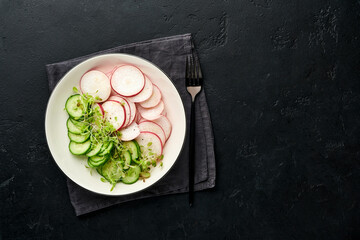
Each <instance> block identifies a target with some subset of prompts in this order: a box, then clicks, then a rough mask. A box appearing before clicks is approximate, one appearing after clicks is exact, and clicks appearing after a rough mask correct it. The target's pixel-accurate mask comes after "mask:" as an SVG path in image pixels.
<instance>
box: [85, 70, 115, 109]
mask: <svg viewBox="0 0 360 240" xmlns="http://www.w3.org/2000/svg"><path fill="white" fill-rule="evenodd" d="M80 89H81V92H82V93H84V94H85V93H87V94H89V95H91V96H93V97H94V98H95V102H104V101H106V99H108V98H109V96H110V93H111V86H110V80H109V78H108V77H107V76H106V75H105V73H103V72H100V71H97V70H91V71H89V72H87V73H85V74H84V75H83V76H82V78H81V80H80ZM96 97H98V98H100V99H101V100H97V99H96Z"/></svg>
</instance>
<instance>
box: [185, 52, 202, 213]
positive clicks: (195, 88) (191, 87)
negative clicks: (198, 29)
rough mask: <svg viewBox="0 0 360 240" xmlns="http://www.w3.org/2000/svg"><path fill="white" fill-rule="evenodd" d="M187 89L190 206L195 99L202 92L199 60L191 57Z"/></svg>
mask: <svg viewBox="0 0 360 240" xmlns="http://www.w3.org/2000/svg"><path fill="white" fill-rule="evenodd" d="M185 79H186V89H187V91H188V92H189V94H190V95H191V115H190V145H189V205H190V207H191V206H192V205H193V202H194V168H195V166H194V157H195V99H196V95H197V94H198V93H199V92H200V91H201V87H202V82H203V81H202V73H201V68H200V63H199V60H198V59H197V58H194V56H192V55H190V56H188V57H187V58H186V75H185Z"/></svg>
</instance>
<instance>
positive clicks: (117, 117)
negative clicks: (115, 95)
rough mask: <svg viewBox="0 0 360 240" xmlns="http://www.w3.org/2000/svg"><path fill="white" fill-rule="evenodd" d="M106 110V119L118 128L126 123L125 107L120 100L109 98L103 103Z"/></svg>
mask: <svg viewBox="0 0 360 240" xmlns="http://www.w3.org/2000/svg"><path fill="white" fill-rule="evenodd" d="M102 107H103V109H104V112H105V119H106V120H107V121H108V122H109V123H111V124H112V125H113V127H114V128H115V129H116V130H119V129H120V128H122V127H123V126H124V124H125V120H126V117H125V108H124V106H123V105H121V104H120V103H119V102H118V101H114V100H109V101H106V102H104V103H103V104H102Z"/></svg>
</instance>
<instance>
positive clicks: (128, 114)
mask: <svg viewBox="0 0 360 240" xmlns="http://www.w3.org/2000/svg"><path fill="white" fill-rule="evenodd" d="M109 100H113V101H118V102H119V103H120V104H121V105H123V106H124V108H125V117H126V119H125V123H124V126H123V127H127V126H128V125H130V123H131V119H130V118H131V108H130V104H129V102H128V101H127V100H126V99H125V98H122V97H120V96H110V97H109Z"/></svg>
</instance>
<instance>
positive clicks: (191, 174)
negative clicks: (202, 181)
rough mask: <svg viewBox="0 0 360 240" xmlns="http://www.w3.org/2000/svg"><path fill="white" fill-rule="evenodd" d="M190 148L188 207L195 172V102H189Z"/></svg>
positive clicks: (192, 194)
mask: <svg viewBox="0 0 360 240" xmlns="http://www.w3.org/2000/svg"><path fill="white" fill-rule="evenodd" d="M189 142H190V146H189V205H190V207H191V206H192V205H193V203H194V177H195V176H194V175H195V174H194V172H195V169H194V168H195V161H194V158H195V147H194V146H195V101H194V99H192V101H191V114H190V141H189Z"/></svg>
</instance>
